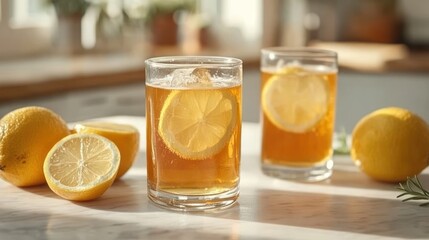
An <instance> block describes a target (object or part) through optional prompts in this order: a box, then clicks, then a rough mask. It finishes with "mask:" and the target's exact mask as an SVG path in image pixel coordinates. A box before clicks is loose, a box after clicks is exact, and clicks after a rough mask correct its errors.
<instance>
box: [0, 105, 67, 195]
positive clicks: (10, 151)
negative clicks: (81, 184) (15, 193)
mask: <svg viewBox="0 0 429 240" xmlns="http://www.w3.org/2000/svg"><path fill="white" fill-rule="evenodd" d="M68 134H69V130H68V128H67V125H66V123H65V122H64V120H63V119H62V118H61V117H60V116H58V115H57V114H55V113H54V112H52V111H51V110H49V109H46V108H42V107H35V106H31V107H24V108H20V109H17V110H14V111H12V112H10V113H8V114H6V115H5V116H4V117H3V118H2V119H1V120H0V178H2V179H4V180H6V181H8V182H10V183H12V184H13V185H15V186H19V187H26V186H33V185H38V184H42V183H45V177H44V176H43V161H44V160H45V157H46V154H47V153H48V152H49V150H50V149H51V148H52V146H54V145H55V143H57V142H58V141H59V140H60V139H62V138H63V137H65V136H67V135H68Z"/></svg>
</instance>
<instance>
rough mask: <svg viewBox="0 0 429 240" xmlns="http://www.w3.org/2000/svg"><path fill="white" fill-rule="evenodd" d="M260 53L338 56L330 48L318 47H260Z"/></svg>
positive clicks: (291, 55)
mask: <svg viewBox="0 0 429 240" xmlns="http://www.w3.org/2000/svg"><path fill="white" fill-rule="evenodd" d="M261 53H262V54H270V53H273V54H276V55H279V56H283V57H301V58H306V57H320V58H323V57H331V58H338V54H337V52H335V51H332V50H326V49H320V48H310V47H302V48H291V47H267V48H263V49H261Z"/></svg>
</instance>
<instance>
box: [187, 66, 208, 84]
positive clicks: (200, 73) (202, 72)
mask: <svg viewBox="0 0 429 240" xmlns="http://www.w3.org/2000/svg"><path fill="white" fill-rule="evenodd" d="M192 75H193V76H194V77H195V78H196V79H197V83H198V84H200V85H204V86H207V85H211V84H212V81H211V76H210V72H209V70H208V69H206V68H195V69H194V71H192Z"/></svg>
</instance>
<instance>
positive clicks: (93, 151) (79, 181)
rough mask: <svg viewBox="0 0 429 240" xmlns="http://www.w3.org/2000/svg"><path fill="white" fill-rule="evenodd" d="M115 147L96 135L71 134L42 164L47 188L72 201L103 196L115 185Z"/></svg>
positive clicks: (116, 151)
mask: <svg viewBox="0 0 429 240" xmlns="http://www.w3.org/2000/svg"><path fill="white" fill-rule="evenodd" d="M119 161H120V153H119V150H118V148H117V147H116V145H115V144H114V143H113V142H112V141H110V140H108V139H107V138H105V137H102V136H99V135H96V134H72V135H69V136H67V137H65V138H63V139H62V140H60V141H59V142H58V143H57V144H55V145H54V147H53V148H52V149H51V150H50V151H49V153H48V155H47V156H46V159H45V163H44V165H43V172H44V174H45V178H46V181H47V183H48V186H49V187H50V188H51V190H52V191H53V192H55V193H56V194H57V195H59V196H61V197H63V198H65V199H68V200H73V201H87V200H92V199H95V198H98V197H100V196H101V195H102V194H103V193H104V192H105V191H106V190H107V189H108V188H109V187H110V186H111V185H112V183H113V181H114V180H115V177H116V174H117V173H118V169H119Z"/></svg>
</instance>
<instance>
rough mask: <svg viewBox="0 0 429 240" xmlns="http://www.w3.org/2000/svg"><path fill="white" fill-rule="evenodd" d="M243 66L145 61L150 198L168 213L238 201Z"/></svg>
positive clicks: (184, 59) (230, 61)
mask: <svg viewBox="0 0 429 240" xmlns="http://www.w3.org/2000/svg"><path fill="white" fill-rule="evenodd" d="M241 83H242V62H241V60H239V59H235V58H227V57H202V56H178V57H158V58H151V59H148V60H147V61H146V119H147V126H146V129H147V137H146V139H147V155H146V156H147V181H148V196H149V198H150V199H151V200H152V201H153V202H154V203H156V204H158V205H160V206H162V207H165V208H168V209H173V210H183V211H193V210H207V209H219V208H225V207H228V206H230V205H232V204H233V203H234V202H235V201H236V200H237V198H238V194H239V190H238V184H239V180H240V149H241V145H240V144H241V109H242V107H241Z"/></svg>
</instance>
